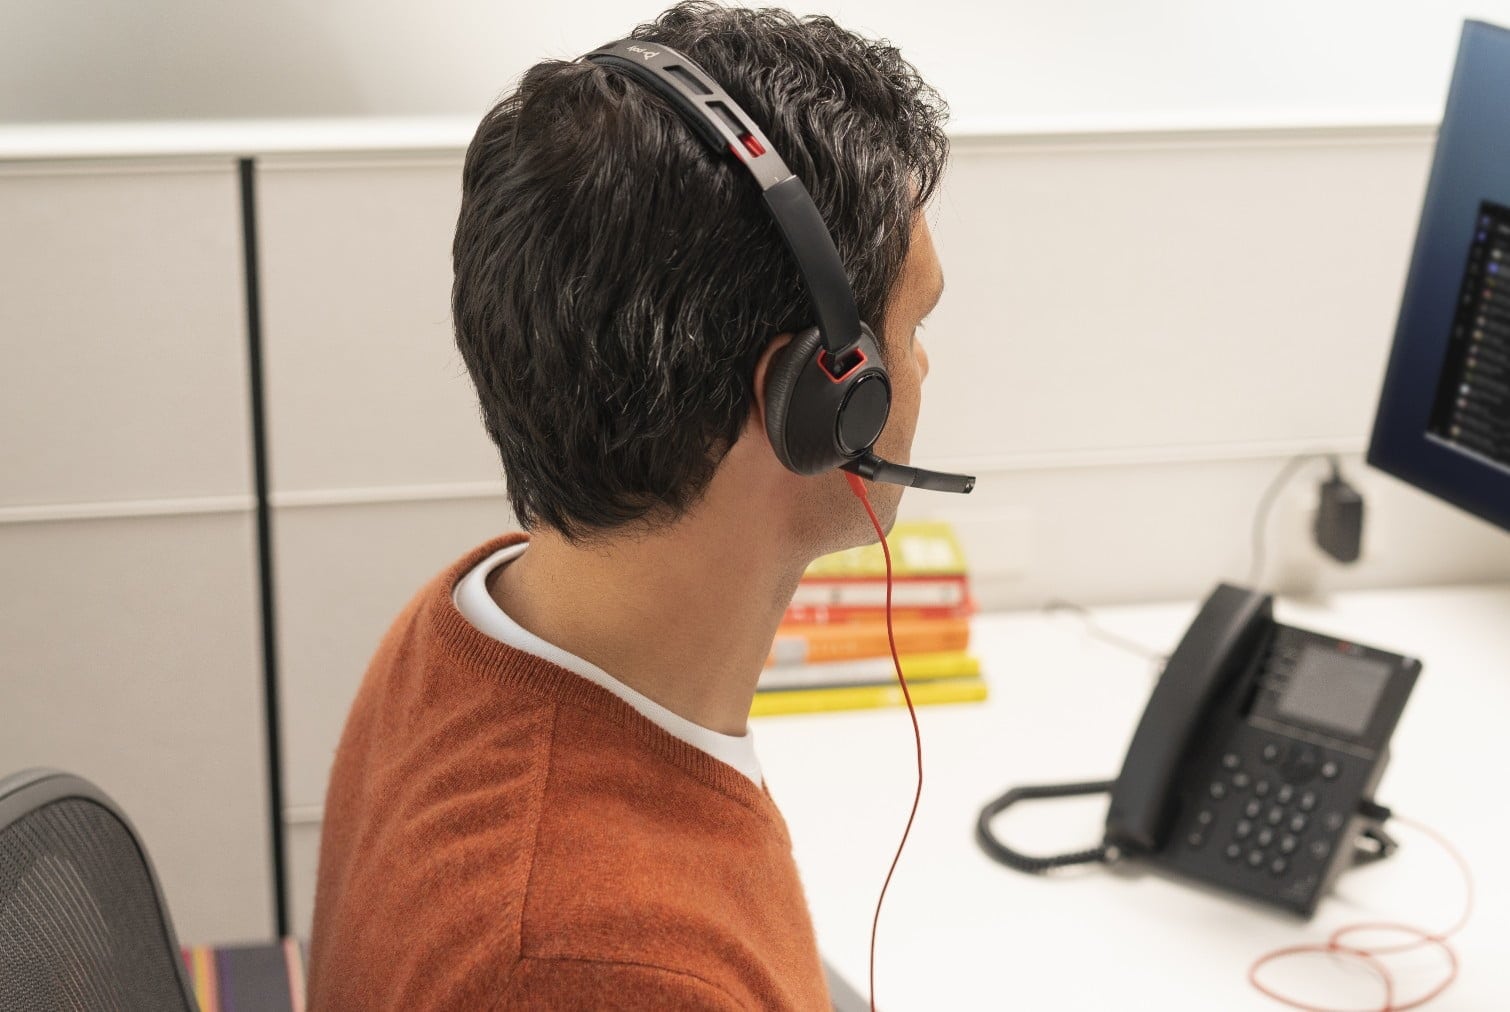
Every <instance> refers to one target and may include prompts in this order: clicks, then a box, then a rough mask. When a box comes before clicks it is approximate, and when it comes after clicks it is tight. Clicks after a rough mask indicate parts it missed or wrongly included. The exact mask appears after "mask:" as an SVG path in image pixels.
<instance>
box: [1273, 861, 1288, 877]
mask: <svg viewBox="0 0 1510 1012" xmlns="http://www.w3.org/2000/svg"><path fill="white" fill-rule="evenodd" d="M1289 870H1290V862H1288V861H1286V860H1285V859H1284V858H1282V857H1276V858H1275V859H1274V860H1272V861H1270V862H1269V874H1271V875H1275V876H1278V875H1283V874H1284V873H1285V872H1287V871H1289Z"/></svg>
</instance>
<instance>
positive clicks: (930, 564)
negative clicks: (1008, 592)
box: [804, 520, 965, 580]
mask: <svg viewBox="0 0 1510 1012" xmlns="http://www.w3.org/2000/svg"><path fill="white" fill-rule="evenodd" d="M886 543H887V544H888V545H890V546H891V561H892V566H893V569H894V572H895V574H896V576H897V578H898V579H905V578H907V577H923V576H963V575H964V574H965V553H964V550H963V549H961V548H960V544H959V539H958V538H957V537H955V535H954V528H953V527H951V526H950V525H949V524H947V523H945V522H944V521H942V520H898V521H897V522H896V524H895V525H894V526H893V527H892V528H891V534H889V535H888V536H887V538H886ZM804 575H806V576H808V577H811V578H814V579H827V580H855V579H871V580H874V579H885V578H886V557H885V555H883V554H882V552H881V546H880V544H872V545H864V546H862V547H859V548H848V549H845V550H844V551H842V552H835V553H833V554H832V555H825V556H823V557H822V558H820V559H815V560H814V561H813V562H812V564H811V565H809V566H808V567H807V572H806V573H805V574H804Z"/></svg>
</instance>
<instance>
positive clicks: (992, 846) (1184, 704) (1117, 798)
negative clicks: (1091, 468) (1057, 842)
mask: <svg viewBox="0 0 1510 1012" xmlns="http://www.w3.org/2000/svg"><path fill="white" fill-rule="evenodd" d="M1273 610H1274V599H1273V597H1271V596H1270V595H1268V594H1261V593H1258V592H1257V591H1251V590H1246V589H1244V588H1241V587H1234V586H1231V585H1230V584H1225V583H1223V584H1219V585H1218V586H1217V588H1216V590H1214V591H1212V593H1211V596H1210V597H1208V598H1207V599H1206V603H1205V604H1204V605H1203V606H1202V607H1201V610H1200V613H1199V614H1198V615H1197V616H1196V618H1195V621H1194V622H1192V623H1191V625H1190V628H1189V629H1188V630H1187V631H1186V633H1185V638H1184V639H1183V640H1181V641H1180V645H1179V646H1178V647H1177V648H1176V649H1175V652H1174V653H1173V654H1172V655H1171V656H1170V658H1169V662H1168V664H1166V665H1165V667H1164V673H1163V675H1162V676H1161V677H1160V679H1159V684H1158V685H1157V686H1156V687H1155V688H1154V691H1153V695H1152V696H1150V697H1149V700H1148V707H1147V708H1146V709H1145V710H1144V711H1143V720H1142V722H1141V723H1139V725H1138V729H1137V731H1136V732H1134V734H1133V740H1132V744H1131V745H1130V746H1129V747H1128V752H1127V758H1126V760H1124V762H1123V764H1122V772H1121V774H1120V775H1119V776H1118V777H1117V779H1116V780H1105V781H1094V782H1087V783H1075V784H1047V785H1041V786H1031V787H1016V788H1013V789H1012V790H1010V791H1008V792H1006V793H1005V794H1003V795H1002V796H1001V797H999V798H996V799H995V800H993V801H991V802H990V803H989V804H987V805H986V806H985V807H984V808H983V809H981V812H980V815H979V817H978V818H977V820H976V824H975V838H976V842H978V843H979V844H980V846H981V847H982V848H983V849H984V850H985V851H986V853H988V854H990V855H991V856H992V857H993V858H995V859H996V860H998V861H1000V862H1002V863H1003V864H1006V865H1009V866H1010V867H1013V868H1016V869H1017V870H1019V871H1025V872H1030V873H1041V872H1044V871H1048V870H1050V869H1051V868H1060V867H1065V866H1067V865H1073V864H1087V863H1090V862H1092V861H1109V860H1112V859H1114V858H1115V857H1116V856H1117V855H1118V854H1119V853H1120V852H1121V851H1123V850H1133V851H1151V850H1156V849H1158V847H1159V846H1160V845H1161V843H1162V842H1163V837H1164V834H1165V832H1166V831H1167V830H1168V827H1169V819H1170V816H1171V814H1172V808H1173V805H1172V794H1173V791H1174V790H1175V789H1176V788H1177V786H1178V784H1179V782H1180V777H1179V776H1178V775H1177V769H1178V767H1179V765H1180V762H1181V760H1182V759H1184V757H1185V755H1186V754H1187V753H1188V752H1189V750H1190V747H1191V746H1192V744H1194V738H1195V735H1196V733H1197V732H1198V731H1199V730H1200V729H1201V727H1202V725H1203V724H1204V722H1205V718H1206V717H1207V715H1208V714H1209V713H1210V711H1211V708H1212V705H1213V704H1214V703H1215V702H1216V701H1217V700H1218V699H1219V698H1221V690H1222V689H1223V688H1225V687H1226V686H1227V685H1228V683H1230V682H1231V681H1232V680H1233V679H1236V678H1238V677H1240V676H1241V675H1242V673H1243V671H1244V670H1245V668H1246V667H1247V665H1248V662H1249V661H1250V660H1251V659H1252V658H1253V657H1254V655H1255V654H1256V653H1257V651H1258V650H1259V648H1260V646H1261V641H1262V639H1263V637H1264V635H1265V634H1266V633H1267V632H1268V630H1269V629H1270V628H1271V627H1272V626H1273V624H1274V619H1273ZM1101 793H1110V794H1111V805H1110V807H1109V809H1108V811H1107V816H1106V835H1105V837H1104V839H1103V840H1102V842H1101V843H1100V845H1098V846H1096V847H1093V848H1091V849H1089V850H1083V851H1076V852H1075V853H1072V854H1058V855H1055V856H1052V857H1037V856H1033V855H1028V854H1023V853H1021V852H1019V851H1016V850H1013V849H1012V848H1011V847H1009V846H1007V844H1005V843H1003V842H1002V841H1001V840H1000V839H999V838H998V837H997V836H996V834H995V832H994V831H993V830H992V828H991V821H992V820H993V819H994V818H995V817H996V816H997V815H999V814H1000V813H1001V812H1002V811H1004V810H1005V809H1007V808H1008V807H1010V806H1012V805H1014V804H1016V803H1017V802H1018V801H1029V800H1038V799H1043V798H1062V797H1073V796H1076V795H1085V794H1101Z"/></svg>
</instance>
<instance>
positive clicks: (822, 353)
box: [818, 348, 869, 383]
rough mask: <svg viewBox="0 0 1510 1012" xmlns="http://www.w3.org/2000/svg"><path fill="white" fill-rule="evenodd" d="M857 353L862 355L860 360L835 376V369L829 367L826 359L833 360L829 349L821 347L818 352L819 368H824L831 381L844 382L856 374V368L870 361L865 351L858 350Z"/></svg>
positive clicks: (824, 372) (824, 373)
mask: <svg viewBox="0 0 1510 1012" xmlns="http://www.w3.org/2000/svg"><path fill="white" fill-rule="evenodd" d="M857 354H858V355H859V356H860V358H859V361H857V362H856V363H855V364H854V365H852V366H850V367H849V368H848V369H846V370H844V373H843V375H840V376H835V375H834V371H833V370H832V369H830V368H829V367H828V361H825V359H828V360H829V361H832V359H831V357H830V356H829V353H828V349H827V348H824V349H821V350H820V351H819V352H818V368H819V369H822V370H823V375H825V376H827V377H828V378H829V381H830V382H832V383H843V382H844V381H845V380H847V379H849V378H850V377H851V376H853V375H854V374H855V370H856V369H858V368H860V367H861V366H862V365H864V364H865V363H866V362H868V361H869V359H867V358H866V357H865V352H864V351H863V350H859V351H857Z"/></svg>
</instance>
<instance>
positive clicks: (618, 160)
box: [452, 0, 948, 540]
mask: <svg viewBox="0 0 1510 1012" xmlns="http://www.w3.org/2000/svg"><path fill="white" fill-rule="evenodd" d="M633 35H634V37H635V38H637V39H643V40H645V41H647V42H653V43H660V44H662V45H667V46H670V47H672V48H673V49H677V50H680V51H681V52H683V53H685V54H686V55H687V56H689V57H690V58H691V59H692V60H694V61H695V62H697V63H698V64H700V65H701V66H702V67H703V68H704V69H705V70H707V71H708V73H709V74H710V75H712V77H713V79H714V80H716V81H717V82H719V84H721V85H722V86H723V87H724V88H725V89H726V90H727V91H728V92H729V94H730V95H731V96H732V97H733V98H734V100H735V101H736V102H738V103H739V104H740V105H741V106H742V107H743V108H744V109H745V111H746V112H747V113H749V114H750V115H751V116H752V117H754V119H755V120H756V122H758V123H759V124H760V126H761V128H762V129H763V130H764V131H765V133H766V135H767V136H768V137H769V138H770V140H771V142H772V143H773V145H774V146H775V149H776V150H777V151H778V152H779V153H780V154H781V156H782V157H783V159H785V161H786V163H787V165H788V166H790V167H791V169H792V171H793V172H794V173H796V174H797V176H798V177H799V178H800V179H801V180H802V182H803V183H804V184H805V185H806V186H807V188H808V191H809V192H810V193H811V194H812V196H813V200H814V202H815V203H816V204H817V205H818V210H819V211H820V212H821V213H822V215H823V218H824V220H825V221H826V222H827V223H828V226H829V230H830V231H831V232H832V233H833V237H834V242H835V244H836V245H837V246H838V249H839V254H840V256H841V257H842V258H843V260H844V264H845V267H846V269H847V271H848V273H849V278H850V281H851V283H852V285H853V287H854V292H855V300H856V302H857V304H858V307H859V310H860V316H861V319H864V320H867V321H869V322H870V324H871V325H872V327H873V328H875V330H876V332H877V336H878V338H879V340H880V342H881V345H882V348H883V353H884V349H885V348H886V343H887V338H886V335H885V334H884V333H882V321H883V319H884V314H885V311H886V308H887V302H888V297H889V296H890V295H891V294H892V292H893V290H894V288H895V287H896V284H897V280H898V277H899V276H900V273H901V269H902V263H903V261H904V260H905V259H906V256H907V249H908V240H909V238H910V233H911V229H912V223H913V219H914V216H915V214H916V212H917V211H918V209H920V208H921V207H922V206H923V205H924V204H925V203H926V202H927V201H928V199H929V198H930V197H931V196H932V194H933V192H934V190H935V189H936V187H937V186H938V182H939V177H940V175H941V174H942V172H943V168H944V164H945V161H946V159H947V157H948V141H947V139H946V138H945V136H944V134H943V130H942V124H943V121H944V118H945V115H946V107H945V105H944V103H943V101H942V100H941V99H940V98H939V96H938V95H937V93H935V92H934V91H933V89H932V88H930V87H929V86H928V85H927V84H926V83H924V82H923V80H922V79H921V78H919V76H918V74H917V72H916V71H915V70H914V69H913V68H912V66H911V65H910V64H908V63H907V62H906V61H905V60H903V59H902V57H901V54H900V53H898V51H897V50H896V49H895V48H894V47H892V46H891V45H890V44H889V43H887V42H884V41H879V42H873V41H868V40H866V39H862V38H860V37H859V36H856V35H854V34H851V33H850V32H847V31H845V30H844V29H842V28H840V27H839V26H838V25H836V24H835V23H834V22H833V21H832V20H830V19H829V18H826V17H808V18H797V17H794V16H793V15H791V14H789V13H787V12H785V11H781V10H748V9H741V8H726V7H721V6H717V5H715V4H712V3H707V2H701V0H694V2H688V3H681V4H678V5H677V6H675V7H673V8H671V9H670V10H668V11H666V12H665V13H664V14H662V15H661V16H660V17H659V18H657V19H656V20H654V21H652V22H649V23H648V24H643V25H640V26H639V27H638V28H636V29H635V30H634V32H633ZM604 41H608V40H604ZM452 254H453V261H454V266H455V272H456V278H455V285H454V288H453V291H452V308H453V311H454V315H455V323H456V341H457V345H458V346H459V347H460V349H461V354H462V357H463V359H464V360H465V362H466V365H467V369H468V371H469V372H470V373H471V376H472V380H473V382H474V383H475V384H476V387H477V392H478V398H479V401H480V403H481V408H482V417H483V421H484V423H485V425H486V427H487V431H488V434H489V435H490V436H491V437H492V438H493V441H494V442H495V443H496V444H497V445H498V452H499V455H500V456H501V457H502V459H503V471H504V477H505V479H506V481H507V485H508V495H509V501H510V502H511V504H512V505H513V508H514V513H515V516H516V517H517V518H518V520H519V522H520V523H521V524H522V525H523V526H524V527H525V528H527V529H533V528H534V527H535V526H536V525H537V524H545V525H547V526H549V527H551V528H554V529H556V530H557V531H560V532H561V533H562V534H563V535H564V536H566V537H567V538H569V539H572V540H582V539H588V538H591V537H592V536H593V535H595V534H598V533H601V532H604V531H607V530H610V529H612V528H615V527H619V526H621V525H624V524H627V523H630V522H633V521H636V520H648V521H651V522H661V521H670V520H674V519H676V518H678V517H680V516H682V515H683V514H684V513H685V512H686V510H687V509H688V508H689V507H690V506H692V505H693V504H694V503H695V502H696V501H697V500H698V498H699V497H700V495H701V494H702V492H703V490H704V489H705V488H706V487H707V484H708V481H709V480H710V479H711V478H712V476H713V472H714V470H715V469H716V468H717V466H718V463H719V461H721V460H722V459H723V456H724V454H725V453H726V452H727V451H728V448H729V447H730V446H731V445H732V444H733V442H734V440H735V439H736V438H738V436H739V433H740V430H741V428H742V426H743V425H744V422H745V420H746V418H747V417H748V415H749V411H750V408H751V404H752V396H753V389H752V380H753V373H754V368H755V364H756V362H757V360H758V359H759V357H760V354H761V352H762V350H763V349H764V348H765V346H766V345H767V344H768V343H769V342H770V340H771V338H772V337H774V336H775V335H776V334H778V333H782V332H785V331H793V330H799V329H801V328H802V327H804V326H808V325H810V324H811V323H813V322H814V317H813V312H812V308H811V306H810V303H809V298H808V294H807V292H806V290H805V289H804V286H803V284H802V279H801V276H800V275H799V274H798V272H797V266H796V262H795V261H794V260H793V258H792V255H791V253H790V251H789V250H788V249H787V248H786V246H785V245H784V243H783V240H782V238H781V234H780V232H779V231H778V229H777V227H776V225H775V223H774V221H773V220H772V219H771V217H770V214H769V212H767V210H766V209H765V206H764V204H763V202H762V200H761V198H760V195H759V192H758V189H757V187H756V186H755V185H754V184H753V183H752V182H751V180H750V179H749V178H748V173H746V172H745V171H744V170H743V169H740V168H738V167H737V166H736V165H734V164H732V161H731V159H727V158H720V157H718V156H716V155H715V154H714V153H713V152H712V151H711V150H709V149H708V148H707V147H706V146H705V145H704V144H703V142H702V141H701V140H699V139H698V138H697V136H696V135H695V134H694V133H693V132H692V130H691V128H690V127H689V126H688V124H687V123H686V122H685V121H683V120H682V119H681V118H680V117H679V116H678V114H677V113H675V112H674V111H673V110H672V108H671V107H670V105H669V104H668V103H667V102H666V101H665V100H664V99H662V98H661V97H659V96H658V95H656V94H655V93H654V92H652V91H651V90H650V89H649V88H647V87H646V86H645V85H643V84H641V83H639V82H637V81H634V80H632V79H630V78H628V77H627V76H625V74H624V73H623V72H622V71H618V70H615V69H612V68H609V67H603V66H599V65H596V64H591V63H585V62H573V63H566V62H561V61H547V62H544V63H539V64H536V65H535V66H533V67H531V68H530V69H529V70H528V71H527V72H525V74H524V76H523V78H522V79H521V80H520V82H519V86H518V88H517V90H515V91H514V92H513V93H512V94H510V95H508V96H507V97H506V98H504V99H503V100H502V101H501V102H499V103H498V105H496V106H495V107H494V108H493V109H492V111H490V112H489V113H488V114H487V116H486V117H485V118H484V119H483V121H482V124H481V126H479V127H478V129H477V134H476V136H475V137H474V138H473V140H472V143H471V145H470V147H469V148H468V149H467V156H466V165H465V168H464V170H463V174H462V199H461V214H460V218H459V220H458V221H457V226H456V239H455V243H454V246H453V250H452Z"/></svg>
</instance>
